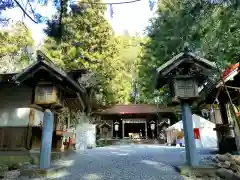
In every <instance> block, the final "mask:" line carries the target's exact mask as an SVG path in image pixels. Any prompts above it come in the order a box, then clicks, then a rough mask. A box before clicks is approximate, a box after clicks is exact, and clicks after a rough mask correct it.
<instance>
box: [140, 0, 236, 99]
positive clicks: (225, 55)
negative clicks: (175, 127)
mask: <svg viewBox="0 0 240 180" xmlns="http://www.w3.org/2000/svg"><path fill="white" fill-rule="evenodd" d="M239 18H240V8H239V6H238V5H236V4H235V3H232V2H231V1H228V2H227V3H226V2H221V3H220V2H218V3H215V4H213V3H210V1H199V0H181V1H180V0H161V1H159V3H158V11H157V17H155V18H152V19H151V25H150V26H149V27H147V29H146V32H147V34H148V38H147V39H146V42H145V43H144V46H143V48H142V53H141V61H140V63H139V79H140V87H141V92H142V96H141V97H142V101H143V102H150V101H152V100H153V98H154V96H155V95H154V93H153V88H149V87H153V81H154V74H155V72H154V71H153V70H154V69H155V68H157V67H159V66H161V65H162V64H164V63H165V62H166V61H168V60H169V59H171V58H172V57H173V56H175V55H177V54H179V53H180V52H182V51H183V50H184V47H185V46H186V45H187V46H188V47H189V49H190V51H191V52H193V53H195V54H197V55H199V56H201V57H204V58H206V59H209V60H210V61H215V62H217V64H218V66H219V67H221V68H225V67H226V65H228V64H229V63H235V62H236V61H238V58H239V52H240V51H239V50H240V45H239V44H240V38H239V36H238V34H239V32H240V29H239V28H240V24H239V23H238V21H239ZM165 92H168V90H165ZM158 93H159V92H158ZM163 94H165V93H163ZM161 97H162V96H161Z"/></svg>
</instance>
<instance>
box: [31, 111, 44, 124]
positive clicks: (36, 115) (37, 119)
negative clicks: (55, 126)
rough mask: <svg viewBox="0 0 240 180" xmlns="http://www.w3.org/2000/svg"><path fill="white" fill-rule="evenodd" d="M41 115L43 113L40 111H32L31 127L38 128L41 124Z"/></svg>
mask: <svg viewBox="0 0 240 180" xmlns="http://www.w3.org/2000/svg"><path fill="white" fill-rule="evenodd" d="M43 115H44V113H43V112H42V111H39V110H37V109H34V121H33V126H39V124H40V122H41V121H42V123H43Z"/></svg>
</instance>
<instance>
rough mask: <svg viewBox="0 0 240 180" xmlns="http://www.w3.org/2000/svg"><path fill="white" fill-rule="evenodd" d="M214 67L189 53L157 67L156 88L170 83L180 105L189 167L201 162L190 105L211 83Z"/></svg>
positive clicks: (174, 96) (175, 99) (174, 97)
mask: <svg viewBox="0 0 240 180" xmlns="http://www.w3.org/2000/svg"><path fill="white" fill-rule="evenodd" d="M214 69H215V64H214V63H212V62H210V61H208V60H206V59H203V58H200V57H198V56H196V55H195V54H193V53H190V52H183V53H180V54H178V55H177V56H175V57H173V58H172V59H170V60H169V61H167V62H166V63H165V64H163V65H162V66H160V67H159V68H157V84H156V88H157V89H159V88H161V87H163V86H164V85H166V84H168V85H169V87H170V90H171V94H172V96H173V102H175V103H176V102H177V103H180V104H181V108H182V121H183V128H184V139H185V144H186V157H187V163H188V165H190V166H195V165H198V163H199V160H198V157H197V150H196V145H195V140H194V134H193V122H192V112H191V108H190V104H191V103H192V102H193V101H194V100H196V98H198V96H199V92H200V91H201V89H202V88H203V87H205V86H207V85H208V83H209V75H212V74H213V70H214Z"/></svg>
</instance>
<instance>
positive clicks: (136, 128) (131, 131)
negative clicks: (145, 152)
mask: <svg viewBox="0 0 240 180" xmlns="http://www.w3.org/2000/svg"><path fill="white" fill-rule="evenodd" d="M124 130H125V131H124V137H128V138H133V139H134V138H136V139H138V138H140V132H141V134H142V137H143V138H144V137H145V123H126V124H124ZM130 136H132V137H130Z"/></svg>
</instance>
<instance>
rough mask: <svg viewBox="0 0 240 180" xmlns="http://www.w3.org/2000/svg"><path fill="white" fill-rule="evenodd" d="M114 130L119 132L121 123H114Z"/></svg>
mask: <svg viewBox="0 0 240 180" xmlns="http://www.w3.org/2000/svg"><path fill="white" fill-rule="evenodd" d="M114 130H115V131H117V132H118V131H119V122H115V123H114Z"/></svg>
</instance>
